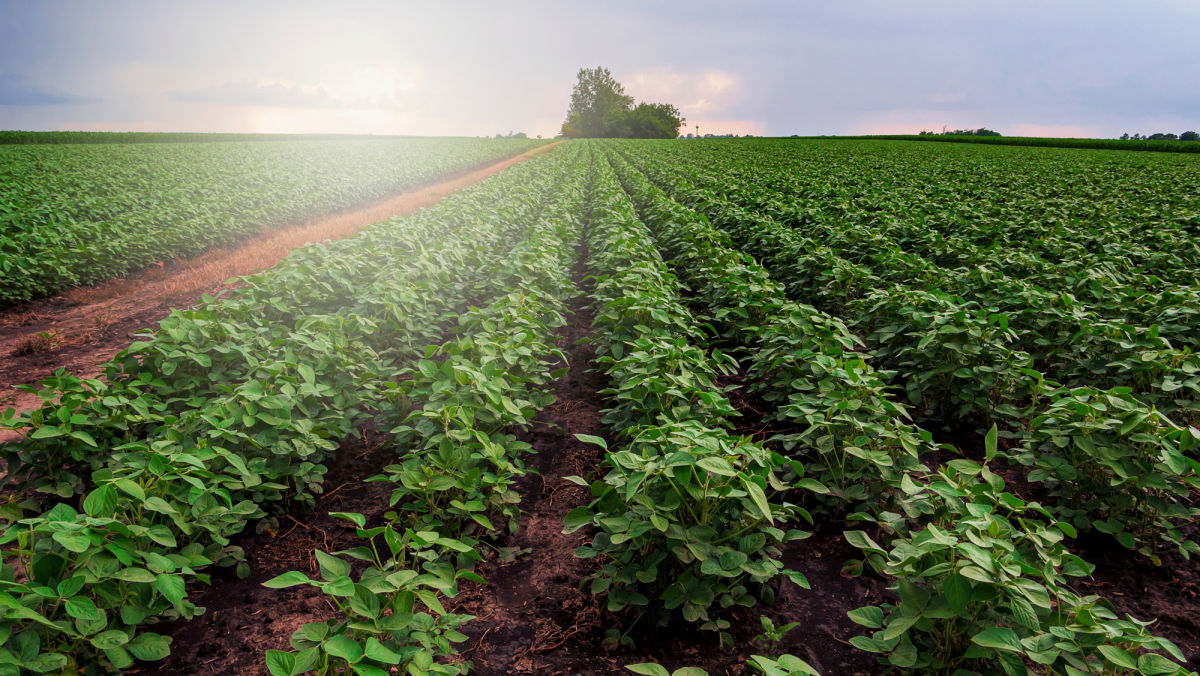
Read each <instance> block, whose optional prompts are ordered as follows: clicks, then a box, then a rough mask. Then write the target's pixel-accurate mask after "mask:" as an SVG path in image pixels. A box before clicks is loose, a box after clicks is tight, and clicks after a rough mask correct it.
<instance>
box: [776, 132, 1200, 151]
mask: <svg viewBox="0 0 1200 676" xmlns="http://www.w3.org/2000/svg"><path fill="white" fill-rule="evenodd" d="M796 138H808V139H834V138H836V139H849V140H856V139H857V140H862V139H875V140H891V141H931V142H940V143H980V144H983V145H993V146H1037V147H1042V148H1088V149H1093V150H1138V151H1142V152H1156V153H1200V141H1141V140H1139V141H1132V140H1130V141H1122V140H1120V139H1111V138H1046V137H1041V136H965V135H964V136H959V135H955V134H947V135H942V134H924V135H922V134H884V135H874V136H799V137H796Z"/></svg>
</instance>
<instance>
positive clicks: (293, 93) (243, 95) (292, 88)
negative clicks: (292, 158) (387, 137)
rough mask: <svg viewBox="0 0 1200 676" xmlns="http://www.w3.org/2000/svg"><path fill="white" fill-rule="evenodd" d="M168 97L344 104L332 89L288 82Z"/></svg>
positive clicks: (277, 103) (323, 105)
mask: <svg viewBox="0 0 1200 676" xmlns="http://www.w3.org/2000/svg"><path fill="white" fill-rule="evenodd" d="M167 99H168V100H170V101H175V102H178V103H213V104H219V105H226V106H271V107H279V108H339V107H341V106H340V105H339V104H338V102H337V101H335V100H334V98H333V97H332V96H330V95H329V92H327V91H325V90H324V89H322V88H320V87H301V86H299V85H296V84H285V83H270V84H258V85H254V84H250V83H247V82H226V83H225V84H222V85H217V86H214V87H200V88H197V89H190V90H184V91H172V92H168V93H167Z"/></svg>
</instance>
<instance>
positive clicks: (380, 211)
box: [0, 143, 557, 442]
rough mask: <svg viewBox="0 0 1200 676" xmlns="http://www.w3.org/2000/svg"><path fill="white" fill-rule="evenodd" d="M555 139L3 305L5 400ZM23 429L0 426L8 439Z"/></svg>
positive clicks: (19, 404) (22, 402) (89, 365)
mask: <svg viewBox="0 0 1200 676" xmlns="http://www.w3.org/2000/svg"><path fill="white" fill-rule="evenodd" d="M554 145H557V144H555V143H551V144H547V145H543V146H539V147H537V148H535V149H533V150H530V151H527V152H525V153H523V154H521V155H516V156H514V157H509V158H507V159H503V160H498V161H495V162H491V163H488V164H484V165H481V166H478V167H475V168H472V169H467V170H464V171H461V172H458V173H455V174H451V175H449V176H446V177H443V178H440V179H437V180H436V181H433V182H430V183H426V184H423V185H419V186H415V187H412V188H408V189H406V190H405V191H404V192H402V193H400V194H398V195H396V196H394V197H390V198H387V199H384V200H379V201H376V202H371V203H368V204H364V205H361V206H358V207H354V208H352V209H347V210H343V211H339V212H335V213H331V214H328V215H326V216H322V217H320V218H316V219H313V220H310V221H308V222H306V223H301V224H296V225H293V226H285V227H283V228H276V229H272V230H270V231H266V232H263V233H260V234H259V235H257V236H255V237H253V238H252V239H250V240H248V241H246V242H244V243H241V244H238V245H236V246H232V247H221V248H216V249H210V250H208V251H206V252H204V253H202V254H199V255H197V256H193V257H190V258H180V259H175V260H168V261H163V262H162V264H161V265H154V266H151V267H150V268H148V269H146V270H143V271H141V272H137V273H134V274H131V275H128V276H126V277H123V278H119V279H112V280H109V281H107V282H103V283H101V284H97V285H95V286H90V287H80V288H76V289H71V290H69V291H67V292H65V293H63V294H62V295H59V296H54V297H51V298H46V299H42V300H37V301H33V302H30V303H25V304H22V305H19V306H15V307H10V308H5V309H3V310H0V410H3V409H4V408H8V407H13V408H15V409H17V410H18V411H23V410H29V409H33V408H37V407H38V406H39V405H40V404H41V400H40V399H39V398H38V397H37V395H35V394H31V393H27V392H19V391H14V390H12V387H13V386H15V385H23V384H34V383H37V382H39V381H41V380H42V379H44V378H46V377H48V376H51V375H53V374H54V372H55V370H57V369H60V368H65V369H67V370H68V371H70V372H71V373H73V374H75V375H77V376H80V377H84V378H94V377H96V376H97V375H99V374H100V367H101V365H102V364H104V363H105V362H107V361H108V360H109V359H111V358H112V357H113V355H115V354H116V353H117V352H119V351H121V350H122V349H124V348H125V347H127V346H128V345H129V344H130V343H131V342H133V340H134V339H135V336H136V334H137V333H138V332H139V331H142V330H143V329H145V328H147V327H150V326H153V325H154V324H155V323H157V322H158V321H159V320H160V319H162V318H163V317H165V316H167V314H169V313H170V311H171V309H172V308H178V307H191V306H192V305H195V304H196V303H197V302H198V301H199V299H200V297H201V296H203V295H206V294H208V295H212V294H215V293H218V292H219V291H221V290H223V289H229V288H232V287H234V286H236V285H237V281H236V280H235V279H234V278H236V277H241V276H245V275H249V274H253V273H254V272H258V271H260V270H264V269H266V268H269V267H271V266H273V265H275V264H277V263H278V262H279V261H280V260H282V259H283V258H284V257H286V256H287V255H288V254H289V253H291V251H292V250H293V249H295V248H297V247H300V246H303V245H305V244H307V243H310V242H320V241H325V240H329V239H339V238H342V237H346V236H349V235H352V234H354V233H355V232H358V231H359V230H361V229H362V228H364V227H366V226H368V225H370V224H372V223H377V222H379V221H382V220H385V219H387V218H391V217H394V216H406V215H409V214H412V213H414V212H416V211H417V210H418V209H421V208H424V207H427V206H431V205H433V204H436V203H437V202H440V201H441V200H442V199H444V198H445V197H446V196H447V195H449V194H450V193H451V192H453V191H455V190H458V189H460V188H465V187H467V186H469V185H472V184H474V183H477V182H479V181H481V180H483V179H484V178H486V177H488V176H491V175H492V174H496V173H499V172H501V171H503V170H504V169H507V168H508V167H510V166H512V165H513V164H516V163H517V162H521V161H524V160H526V159H529V158H530V157H532V156H534V155H537V154H539V153H542V152H545V151H547V150H549V149H550V148H551V147H553V146H554ZM16 436H17V433H16V432H13V431H9V430H2V431H0V442H4V441H7V440H9V439H13V438H16Z"/></svg>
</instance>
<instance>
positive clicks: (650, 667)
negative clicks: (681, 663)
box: [625, 662, 671, 676]
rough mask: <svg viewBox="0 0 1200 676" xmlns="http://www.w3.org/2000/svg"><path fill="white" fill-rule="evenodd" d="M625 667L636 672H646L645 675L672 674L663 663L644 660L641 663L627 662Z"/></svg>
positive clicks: (665, 675)
mask: <svg viewBox="0 0 1200 676" xmlns="http://www.w3.org/2000/svg"><path fill="white" fill-rule="evenodd" d="M625 668H626V669H628V670H630V671H632V672H633V673H635V674H645V676H671V672H669V671H667V668H666V667H664V666H662V665H661V664H655V663H653V662H642V663H641V664H627V665H625Z"/></svg>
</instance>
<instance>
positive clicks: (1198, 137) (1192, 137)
mask: <svg viewBox="0 0 1200 676" xmlns="http://www.w3.org/2000/svg"><path fill="white" fill-rule="evenodd" d="M1179 140H1180V141H1200V134H1197V133H1196V132H1194V131H1185V132H1183V133H1182V134H1180V135H1179Z"/></svg>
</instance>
